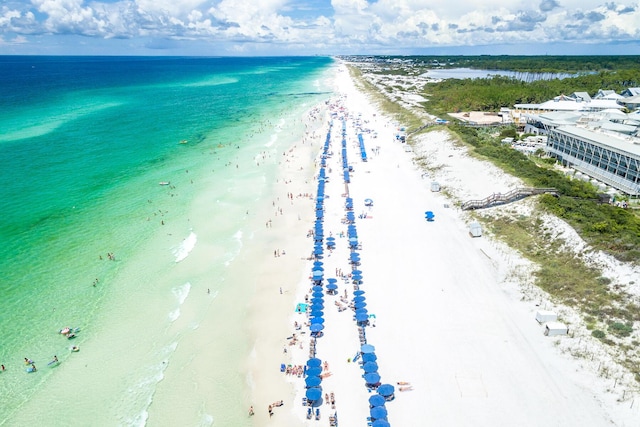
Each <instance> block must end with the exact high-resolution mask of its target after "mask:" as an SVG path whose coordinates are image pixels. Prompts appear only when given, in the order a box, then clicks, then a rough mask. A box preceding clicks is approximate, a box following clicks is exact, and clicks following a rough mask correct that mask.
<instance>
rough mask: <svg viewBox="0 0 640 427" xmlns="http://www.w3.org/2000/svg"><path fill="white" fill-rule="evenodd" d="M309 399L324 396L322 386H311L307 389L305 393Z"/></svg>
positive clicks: (312, 399)
mask: <svg viewBox="0 0 640 427" xmlns="http://www.w3.org/2000/svg"><path fill="white" fill-rule="evenodd" d="M305 395H306V396H307V399H308V400H311V401H316V400H320V399H321V398H322V388H320V387H311V388H310V389H307V393H306V394H305Z"/></svg>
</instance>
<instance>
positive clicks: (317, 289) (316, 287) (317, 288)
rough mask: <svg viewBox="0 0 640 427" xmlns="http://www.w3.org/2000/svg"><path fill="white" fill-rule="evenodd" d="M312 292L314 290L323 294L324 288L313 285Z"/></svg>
mask: <svg viewBox="0 0 640 427" xmlns="http://www.w3.org/2000/svg"><path fill="white" fill-rule="evenodd" d="M311 290H312V291H313V292H317V291H320V292H322V286H320V285H313V287H312V288H311Z"/></svg>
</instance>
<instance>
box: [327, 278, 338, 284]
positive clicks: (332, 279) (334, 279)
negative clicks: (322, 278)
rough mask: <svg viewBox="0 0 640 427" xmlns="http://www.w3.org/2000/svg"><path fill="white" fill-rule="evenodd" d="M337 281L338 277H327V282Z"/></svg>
mask: <svg viewBox="0 0 640 427" xmlns="http://www.w3.org/2000/svg"><path fill="white" fill-rule="evenodd" d="M337 281H338V279H336V278H335V277H329V278H328V279H327V282H329V283H336V282H337Z"/></svg>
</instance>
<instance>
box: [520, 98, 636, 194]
mask: <svg viewBox="0 0 640 427" xmlns="http://www.w3.org/2000/svg"><path fill="white" fill-rule="evenodd" d="M638 91H639V89H638V88H631V89H628V90H626V91H625V93H624V95H626V96H622V95H618V94H616V93H614V92H613V91H602V90H601V91H599V92H598V94H596V96H594V97H593V98H590V97H589V95H588V94H585V93H578V92H577V93H574V94H572V95H571V96H564V95H563V96H560V97H557V98H555V99H553V100H551V101H547V102H544V103H542V104H535V105H534V104H520V105H516V106H515V110H514V111H515V112H517V113H518V114H519V117H518V119H519V120H522V119H524V121H525V123H524V131H525V132H526V133H534V134H537V135H546V136H547V142H546V147H545V151H546V152H547V153H548V154H549V155H550V156H552V157H555V158H557V159H558V160H559V161H560V162H561V163H562V164H563V165H565V166H568V167H571V168H573V169H575V170H576V171H578V172H581V173H582V174H584V175H586V176H588V177H590V178H592V179H595V180H597V181H599V182H602V183H604V184H606V185H609V186H611V187H613V188H614V189H616V190H618V191H620V192H622V193H625V194H627V195H629V196H632V197H638V196H640V110H637V108H638V106H640V105H638V102H640V101H639V100H638V95H637V93H638ZM630 107H635V108H636V109H635V111H634V112H632V113H624V112H623V111H622V110H625V109H627V110H629V109H633V108H630ZM521 124H522V123H521Z"/></svg>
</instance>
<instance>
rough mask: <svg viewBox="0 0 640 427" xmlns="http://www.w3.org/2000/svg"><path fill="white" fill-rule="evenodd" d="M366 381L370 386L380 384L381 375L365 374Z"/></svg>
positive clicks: (374, 373)
mask: <svg viewBox="0 0 640 427" xmlns="http://www.w3.org/2000/svg"><path fill="white" fill-rule="evenodd" d="M364 381H365V382H366V383H367V384H369V385H376V384H378V383H379V382H380V374H378V373H377V372H369V373H368V374H364Z"/></svg>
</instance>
